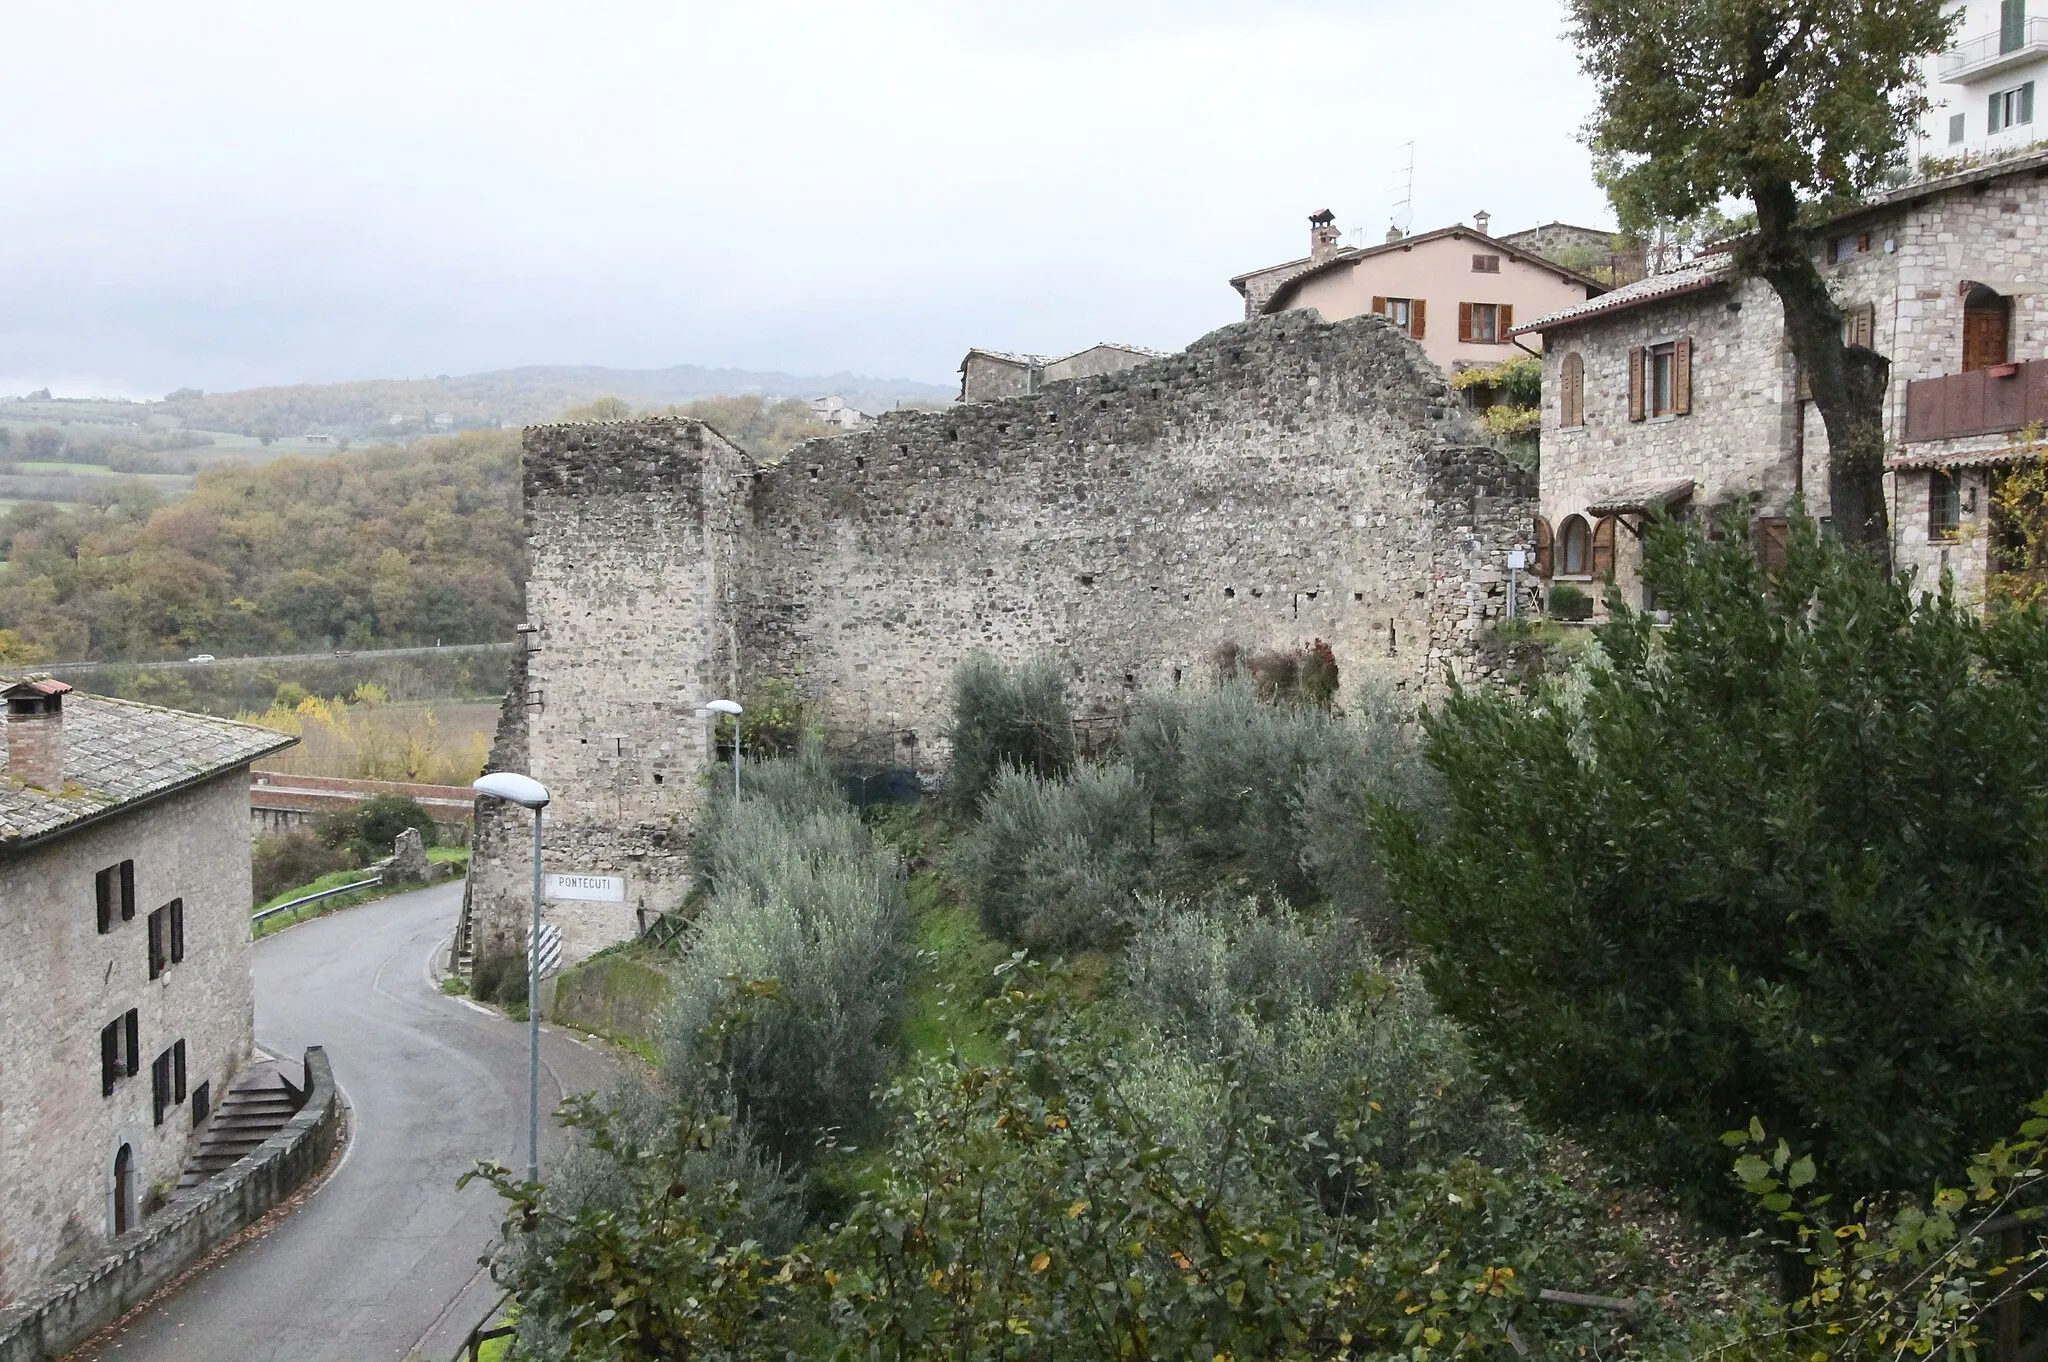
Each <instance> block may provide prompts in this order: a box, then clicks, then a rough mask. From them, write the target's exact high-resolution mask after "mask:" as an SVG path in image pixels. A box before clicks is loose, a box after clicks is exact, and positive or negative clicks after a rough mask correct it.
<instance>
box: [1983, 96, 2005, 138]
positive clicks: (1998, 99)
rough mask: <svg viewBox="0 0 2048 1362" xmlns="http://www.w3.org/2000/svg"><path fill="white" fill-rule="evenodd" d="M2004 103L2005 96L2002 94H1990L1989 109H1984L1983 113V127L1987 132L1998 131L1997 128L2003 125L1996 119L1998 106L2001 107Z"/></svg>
mask: <svg viewBox="0 0 2048 1362" xmlns="http://www.w3.org/2000/svg"><path fill="white" fill-rule="evenodd" d="M2004 103H2005V98H2004V96H2002V95H1993V96H1991V107H1990V109H1989V110H1987V111H1986V113H1985V115H1984V129H1985V131H1987V132H1997V131H1998V130H1999V129H2000V128H2001V127H2003V126H2004V125H2003V124H2002V123H2000V122H1999V121H1998V111H1999V108H2000V107H2001V106H2002V105H2003V104H2004Z"/></svg>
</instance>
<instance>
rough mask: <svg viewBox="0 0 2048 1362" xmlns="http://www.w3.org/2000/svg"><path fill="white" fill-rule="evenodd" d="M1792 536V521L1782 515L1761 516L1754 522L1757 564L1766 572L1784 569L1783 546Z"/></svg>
mask: <svg viewBox="0 0 2048 1362" xmlns="http://www.w3.org/2000/svg"><path fill="white" fill-rule="evenodd" d="M1791 537H1792V522H1791V521H1789V520H1787V519H1786V518H1785V517H1783V516H1763V517H1760V518H1759V519H1758V520H1757V522H1756V561H1757V566H1759V567H1761V568H1762V569H1763V570H1764V571H1766V572H1782V571H1784V570H1785V546H1786V544H1787V542H1788V541H1790V539H1791Z"/></svg>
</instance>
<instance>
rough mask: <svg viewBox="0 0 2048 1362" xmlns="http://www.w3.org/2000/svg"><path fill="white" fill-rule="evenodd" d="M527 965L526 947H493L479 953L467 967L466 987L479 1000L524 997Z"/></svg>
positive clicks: (501, 1003) (522, 999)
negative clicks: (490, 950) (491, 949)
mask: <svg viewBox="0 0 2048 1362" xmlns="http://www.w3.org/2000/svg"><path fill="white" fill-rule="evenodd" d="M526 976H527V965H526V952H525V951H492V952H490V953H489V954H487V955H481V956H478V957H477V959H476V962H475V963H474V964H472V965H471V966H470V970H469V991H470V993H471V995H472V996H474V997H475V998H477V999H478V1000H480V1001H482V1002H487V1003H496V1004H498V1006H500V1007H503V1006H505V1005H506V1004H508V1003H524V1002H525V1001H526V986H527V977H526Z"/></svg>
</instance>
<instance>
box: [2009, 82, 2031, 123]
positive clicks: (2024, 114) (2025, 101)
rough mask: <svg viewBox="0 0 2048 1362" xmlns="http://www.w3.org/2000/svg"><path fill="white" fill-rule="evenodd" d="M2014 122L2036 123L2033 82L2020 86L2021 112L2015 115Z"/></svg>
mask: <svg viewBox="0 0 2048 1362" xmlns="http://www.w3.org/2000/svg"><path fill="white" fill-rule="evenodd" d="M2012 121H2013V122H2015V123H2031V122H2033V121H2034V82H2032V81H2031V80H2030V81H2028V82H2027V83H2026V84H2025V85H2022V86H2020V111H2019V113H2018V114H2016V115H2014V117H2013V120H2012Z"/></svg>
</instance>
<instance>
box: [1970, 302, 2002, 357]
mask: <svg viewBox="0 0 2048 1362" xmlns="http://www.w3.org/2000/svg"><path fill="white" fill-rule="evenodd" d="M2006 330H2007V327H2006V310H2005V308H2004V307H2002V306H2001V307H1973V308H1968V309H1966V310H1965V311H1964V312H1963V372H1964V373H1966V374H1967V373H1969V372H1970V371H1971V370H1973V369H1988V368H1990V367H1991V366H1992V365H1994V364H2003V363H2005V337H2006Z"/></svg>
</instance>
